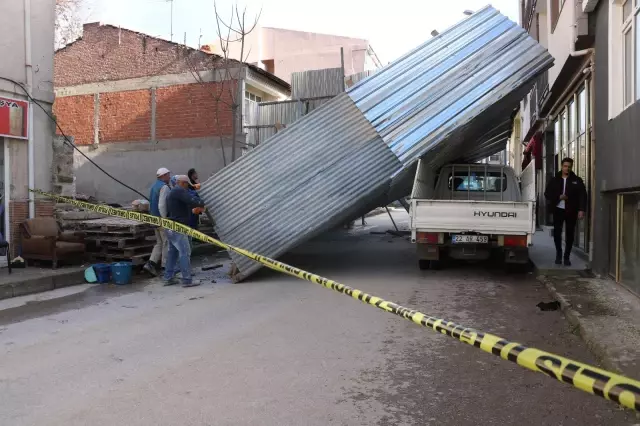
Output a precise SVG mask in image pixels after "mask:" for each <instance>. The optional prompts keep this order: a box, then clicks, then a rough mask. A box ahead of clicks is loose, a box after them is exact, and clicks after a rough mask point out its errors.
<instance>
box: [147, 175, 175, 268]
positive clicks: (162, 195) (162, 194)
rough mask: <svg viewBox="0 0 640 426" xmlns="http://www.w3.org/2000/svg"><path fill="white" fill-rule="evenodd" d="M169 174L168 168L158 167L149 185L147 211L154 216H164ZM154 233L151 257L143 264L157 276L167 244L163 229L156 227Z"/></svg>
mask: <svg viewBox="0 0 640 426" xmlns="http://www.w3.org/2000/svg"><path fill="white" fill-rule="evenodd" d="M170 175H171V173H170V172H169V169H167V168H165V167H161V168H159V169H158V171H157V172H156V178H157V180H156V181H155V183H154V184H153V186H152V187H151V191H150V194H149V211H150V213H151V214H152V215H154V216H158V217H166V209H165V215H162V211H161V207H164V206H165V205H166V198H167V196H168V195H169V179H170V178H171V176H170ZM155 235H156V245H155V246H153V251H152V252H151V257H150V258H149V261H148V262H147V263H146V264H145V265H144V270H145V271H147V272H149V273H150V274H151V275H153V276H158V268H160V267H161V266H162V267H164V266H165V264H166V260H167V250H168V248H169V244H168V241H167V237H166V233H165V231H164V229H162V228H156V229H155Z"/></svg>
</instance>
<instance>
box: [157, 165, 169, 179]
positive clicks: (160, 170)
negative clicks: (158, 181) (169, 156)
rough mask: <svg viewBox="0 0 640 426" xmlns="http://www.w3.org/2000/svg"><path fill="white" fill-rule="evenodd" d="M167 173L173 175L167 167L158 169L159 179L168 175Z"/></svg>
mask: <svg viewBox="0 0 640 426" xmlns="http://www.w3.org/2000/svg"><path fill="white" fill-rule="evenodd" d="M167 173H171V172H170V171H169V169H167V168H166V167H160V168H159V169H158V171H157V172H156V176H157V177H160V176H164V175H166V174H167Z"/></svg>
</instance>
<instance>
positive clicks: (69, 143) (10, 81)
mask: <svg viewBox="0 0 640 426" xmlns="http://www.w3.org/2000/svg"><path fill="white" fill-rule="evenodd" d="M0 80H5V81H8V82H9V83H13V84H15V85H16V86H18V87H19V88H21V89H22V91H23V92H24V93H25V95H27V98H29V100H30V101H31V102H33V103H34V104H36V105H38V107H40V109H41V110H42V111H44V113H45V114H46V115H47V117H49V119H50V120H51V121H53V123H54V124H55V125H56V127H57V128H58V130H59V131H60V134H61V135H62V137H63V138H64V140H65V142H66V143H67V144H68V145H70V146H71V147H73V149H75V150H76V151H78V152H79V153H80V154H81V155H82V156H83V157H84V158H86V159H87V161H89V162H90V163H91V164H93V165H94V166H96V168H97V169H98V170H100V171H101V172H102V173H104V174H105V175H107V176H109V177H110V178H111V179H113V180H114V181H116V182H118V183H119V184H120V185H122V186H124V187H125V188H127V189H129V190H131V191H133V192H135V193H136V194H138V195H139V196H141V197H142V198H144V199H145V200H147V201H149V199H148V198H147V197H146V196H145V195H144V194H141V193H140V192H139V191H138V190H136V189H133V188H132V187H130V186H129V185H127V184H126V183H124V182H122V181H121V180H119V179H117V178H115V177H114V176H112V175H111V174H110V173H109V172H107V171H106V170H105V169H103V168H102V167H100V166H99V165H97V164H96V162H95V161H93V160H92V159H91V158H89V157H88V156H87V155H86V154H85V153H84V152H82V150H81V149H80V148H78V146H77V145H76V144H74V143H73V142H71V140H70V139H69V138H68V137H67V135H66V134H65V133H64V130H62V127H60V125H59V124H58V121H57V120H56V119H55V118H54V117H53V116H52V115H51V113H50V112H49V111H47V110H46V109H45V108H44V107H43V106H42V105H40V103H39V102H38V101H37V100H35V99H34V98H33V97H32V96H31V95H30V94H29V92H28V91H27V89H26V88H25V87H24V86H23V85H22V84H21V83H18V82H17V81H14V80H11V79H10V78H6V77H1V76H0ZM31 189H34V188H31Z"/></svg>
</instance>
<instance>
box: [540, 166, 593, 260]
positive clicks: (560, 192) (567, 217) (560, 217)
mask: <svg viewBox="0 0 640 426" xmlns="http://www.w3.org/2000/svg"><path fill="white" fill-rule="evenodd" d="M572 169H573V159H571V158H565V159H563V160H562V170H560V171H559V172H558V173H557V174H556V176H555V177H554V178H553V179H551V181H550V182H549V184H548V185H547V189H546V191H545V192H544V196H545V198H546V199H547V201H548V202H549V205H551V206H554V211H553V240H554V242H555V245H556V265H561V264H562V260H563V256H562V226H563V225H564V224H565V223H566V229H565V232H566V241H565V248H564V264H565V266H571V260H570V259H569V258H570V256H571V248H572V247H573V239H574V235H575V231H576V224H577V222H578V219H580V220H581V219H583V218H584V212H585V211H586V210H587V190H586V188H585V186H584V182H583V181H582V179H581V178H579V177H578V176H576V174H575V173H573V171H572Z"/></svg>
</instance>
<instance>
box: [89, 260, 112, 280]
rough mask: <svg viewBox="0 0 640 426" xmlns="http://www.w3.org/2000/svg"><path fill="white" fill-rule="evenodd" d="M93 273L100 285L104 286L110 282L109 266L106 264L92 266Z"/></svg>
mask: <svg viewBox="0 0 640 426" xmlns="http://www.w3.org/2000/svg"><path fill="white" fill-rule="evenodd" d="M93 271H94V272H95V273H96V278H97V279H98V282H99V283H100V284H106V283H108V282H109V281H111V265H109V264H107V263H97V264H95V265H93Z"/></svg>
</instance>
